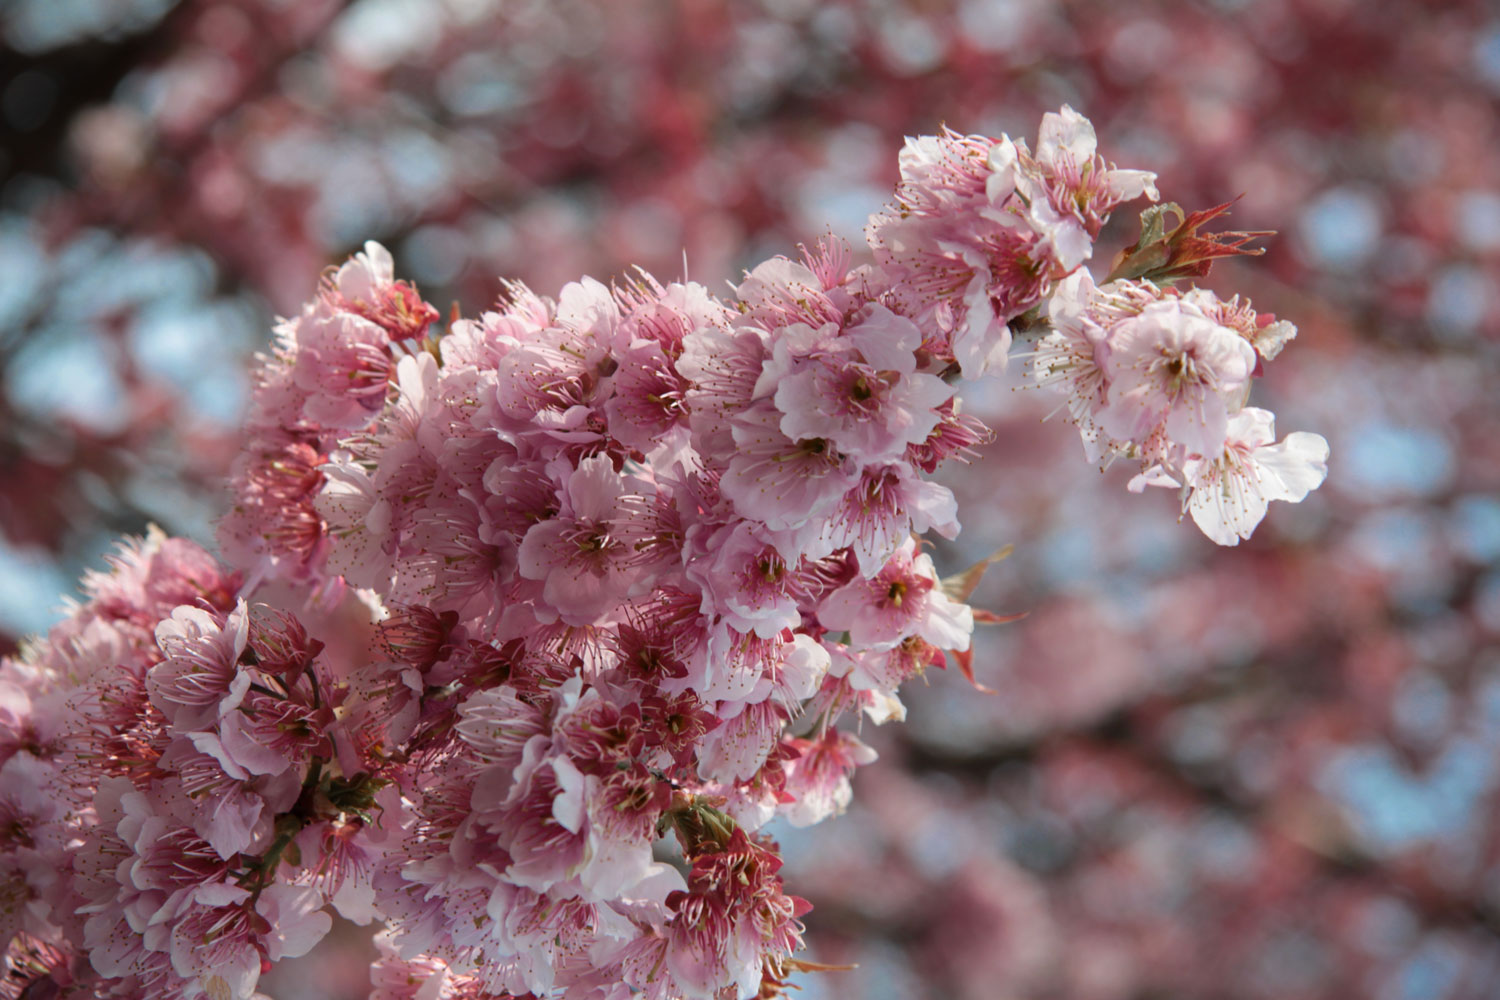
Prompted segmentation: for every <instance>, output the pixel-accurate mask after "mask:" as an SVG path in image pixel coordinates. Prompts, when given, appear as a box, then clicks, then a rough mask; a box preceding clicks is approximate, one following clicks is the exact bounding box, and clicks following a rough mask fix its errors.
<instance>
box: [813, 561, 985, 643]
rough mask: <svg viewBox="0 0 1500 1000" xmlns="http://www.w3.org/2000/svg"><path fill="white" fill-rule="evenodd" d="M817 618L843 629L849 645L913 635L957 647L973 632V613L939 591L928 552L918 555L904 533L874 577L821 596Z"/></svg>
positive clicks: (965, 641) (856, 581) (899, 639)
mask: <svg viewBox="0 0 1500 1000" xmlns="http://www.w3.org/2000/svg"><path fill="white" fill-rule="evenodd" d="M818 619H819V621H821V622H822V623H823V625H824V626H825V627H826V628H828V629H829V630H830V631H835V632H838V631H846V632H848V633H849V640H850V642H851V643H852V644H853V645H855V646H877V647H883V648H889V647H891V646H894V645H896V644H897V643H899V642H900V641H901V640H903V639H905V638H907V637H909V636H918V637H919V638H921V639H923V640H924V641H926V642H928V643H931V644H932V645H933V646H936V647H937V648H938V649H951V650H959V651H961V650H965V649H968V648H969V635H970V633H972V632H973V631H974V615H973V612H972V611H970V610H969V607H968V606H967V605H964V604H959V603H958V602H956V601H954V600H952V599H950V598H949V597H948V596H947V595H946V594H944V593H943V591H942V588H941V587H939V586H938V583H937V575H936V573H935V572H934V570H933V566H932V557H930V556H928V555H927V554H926V553H920V554H919V553H918V552H917V544H916V542H915V541H914V540H912V539H910V538H908V539H907V540H906V541H905V542H904V543H903V544H902V545H901V547H900V548H899V549H897V550H896V553H895V554H894V555H893V556H891V559H890V561H889V562H887V563H886V564H885V566H884V567H882V568H881V570H880V572H879V573H877V574H875V576H874V577H872V578H870V579H862V578H856V579H854V580H851V581H849V582H848V583H846V584H844V586H842V587H840V588H838V589H837V590H835V591H833V592H832V593H831V594H829V595H828V596H827V597H825V598H824V599H823V603H822V604H821V605H820V606H819V607H818Z"/></svg>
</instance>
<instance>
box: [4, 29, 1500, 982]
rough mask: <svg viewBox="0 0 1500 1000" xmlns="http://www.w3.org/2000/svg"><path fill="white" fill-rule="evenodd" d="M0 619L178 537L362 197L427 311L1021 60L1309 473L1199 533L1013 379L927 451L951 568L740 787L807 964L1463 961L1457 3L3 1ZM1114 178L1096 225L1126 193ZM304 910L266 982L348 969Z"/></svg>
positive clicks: (1493, 957) (641, 252)
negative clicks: (1210, 531)
mask: <svg viewBox="0 0 1500 1000" xmlns="http://www.w3.org/2000/svg"><path fill="white" fill-rule="evenodd" d="M0 46H3V48H0V651H4V650H7V649H10V648H13V647H14V645H15V643H16V641H17V640H18V638H19V637H20V636H22V635H24V634H25V633H28V632H32V631H36V630H41V629H44V628H46V627H47V625H48V624H49V623H50V622H51V621H53V620H54V619H55V617H56V615H57V612H56V608H57V606H58V604H59V601H60V600H61V598H62V597H63V596H64V595H66V594H68V593H70V592H71V591H72V588H73V580H74V579H75V578H76V577H77V575H78V573H79V571H80V569H82V568H83V567H85V566H88V565H96V564H98V561H99V559H100V557H101V555H102V553H103V552H104V551H106V550H107V548H108V546H109V545H110V543H111V541H112V540H113V539H114V537H115V536H117V535H118V534H120V533H121V532H140V531H142V530H143V529H144V528H145V526H146V525H147V524H148V523H150V522H156V523H158V524H160V525H162V526H163V527H164V528H165V529H166V530H167V531H169V532H172V533H177V534H185V535H188V536H191V537H193V538H195V539H198V540H199V541H203V542H211V540H212V525H213V520H214V518H215V516H216V515H217V514H218V513H219V512H221V511H222V510H223V509H224V498H223V494H222V488H221V480H222V477H223V476H224V474H225V471H226V468H227V465H228V461H229V459H230V457H231V456H232V454H233V450H234V448H235V445H236V441H235V434H234V428H235V424H236V420H237V418H238V415H239V413H240V411H241V408H242V407H243V405H244V401H245V398H246V392H247V382H246V368H247V362H248V359H249V357H250V355H251V354H252V352H254V351H255V350H257V349H260V348H262V347H264V346H265V344H266V343H267V340H268V331H269V327H270V324H271V322H272V320H273V317H274V316H275V315H277V314H285V313H288V312H290V311H292V310H294V309H295V308H296V307H297V305H298V303H299V302H301V301H302V300H303V299H305V298H307V297H308V296H309V295H310V294H311V293H312V291H313V288H314V285H315V282H316V278H317V276H318V274H319V272H320V270H321V269H322V268H324V267H325V266H327V265H330V264H334V263H337V262H339V261H341V260H342V259H343V258H344V256H345V255H347V254H348V253H350V252H352V251H353V250H355V249H357V248H358V246H359V244H360V243H361V242H362V241H363V240H365V239H367V238H375V239H379V240H381V241H382V242H384V243H386V244H387V245H388V246H390V247H391V248H392V249H393V251H394V252H395V255H396V260H397V269H398V273H399V274H402V275H405V276H408V277H411V278H414V279H415V280H416V281H417V283H418V284H419V285H420V287H421V288H422V290H423V292H424V293H425V295H426V297H427V299H428V300H429V301H432V302H435V303H437V304H439V306H440V307H444V308H445V307H446V305H447V303H449V302H450V301H455V300H456V301H459V302H462V303H463V304H464V308H465V310H466V312H468V313H470V314H473V313H475V312H477V311H479V310H480V309H481V308H483V307H484V306H485V305H486V304H487V303H488V301H489V300H490V298H491V297H492V296H493V294H494V292H495V289H496V285H495V279H496V278H497V276H500V275H505V276H509V277H515V278H520V279H522V280H524V281H526V282H528V283H529V284H531V285H532V286H533V287H534V288H536V289H537V290H539V291H541V292H543V293H555V292H556V290H557V289H558V288H559V287H560V285H561V284H562V283H563V282H565V281H567V280H570V279H572V278H575V277H577V276H579V275H582V274H585V273H588V274H593V275H595V276H597V277H600V278H608V277H609V276H611V275H618V274H621V273H623V272H624V271H625V269H626V268H627V267H628V266H630V265H632V264H640V265H642V266H644V267H646V268H648V269H650V270H652V271H654V272H655V273H657V274H658V275H659V276H661V277H663V278H664V279H670V278H676V277H680V276H682V275H683V273H684V270H686V273H687V275H688V276H689V277H691V278H693V279H694V280H698V281H701V282H704V283H705V284H708V285H709V286H710V287H712V288H714V289H716V290H719V291H724V290H725V286H724V281H725V280H726V279H730V278H733V277H736V276H737V275H738V274H739V273H740V271H741V269H743V268H744V267H747V266H750V265H753V264H754V263H756V262H757V261H759V260H761V259H763V258H764V257H766V256H768V255H771V254H774V253H778V252H790V251H791V250H792V248H793V247H794V245H795V244H796V243H797V242H798V241H801V240H810V239H812V238H814V237H816V236H818V235H819V234H821V233H823V232H825V231H829V230H831V231H832V232H833V233H835V234H839V235H843V236H845V237H847V238H849V239H850V240H851V241H853V242H855V243H856V245H858V244H859V239H860V238H859V233H860V228H861V226H862V224H863V222H864V219H865V216H866V215H867V214H868V213H869V212H870V211H871V210H873V209H875V208H876V207H878V206H879V204H880V203H881V202H882V201H883V200H884V199H885V198H886V197H887V196H888V194H889V191H890V187H891V185H892V183H893V182H894V180H895V176H896V152H897V150H898V149H899V146H900V141H901V137H902V136H903V135H905V134H917V133H922V132H931V131H933V130H934V129H936V128H937V127H938V126H939V125H940V124H942V123H944V122H946V123H947V124H949V125H951V126H953V127H954V128H957V129H959V130H961V131H976V132H985V133H989V134H992V135H998V134H999V133H1001V132H1008V133H1009V134H1011V135H1013V136H1026V137H1032V138H1033V139H1034V134H1035V129H1036V126H1037V123H1038V121H1039V118H1040V115H1041V113H1042V112H1043V111H1045V110H1049V109H1056V108H1057V107H1058V106H1059V105H1060V104H1062V103H1064V102H1067V103H1070V104H1072V105H1073V106H1074V107H1076V108H1078V109H1080V110H1082V111H1083V112H1084V113H1085V114H1087V115H1089V116H1090V117H1091V118H1092V119H1093V120H1094V122H1095V123H1096V125H1097V126H1098V129H1099V132H1100V138H1101V143H1100V144H1101V150H1102V151H1103V152H1104V153H1105V155H1106V156H1107V157H1108V158H1110V159H1112V160H1115V161H1117V162H1118V163H1119V164H1121V165H1122V166H1129V167H1140V168H1147V169H1152V170H1156V171H1158V172H1159V173H1160V175H1161V189H1162V191H1163V192H1164V194H1165V195H1166V196H1167V197H1168V198H1171V199H1173V200H1176V201H1178V202H1180V203H1182V204H1183V205H1184V206H1186V207H1189V208H1201V207H1207V206H1209V205H1213V204H1217V203H1219V202H1223V201H1226V200H1229V199H1230V198H1233V197H1235V196H1238V195H1243V198H1242V200H1241V201H1240V202H1239V203H1238V204H1237V205H1236V207H1235V210H1234V215H1233V217H1232V218H1231V219H1230V220H1229V221H1230V224H1231V225H1232V226H1233V227H1234V228H1246V229H1274V230H1279V231H1280V233H1279V235H1278V236H1277V237H1275V238H1274V239H1273V240H1271V241H1270V242H1269V248H1270V250H1269V253H1268V254H1267V255H1266V256H1265V257H1264V258H1261V259H1259V260H1253V261H1240V262H1231V263H1226V264H1221V265H1220V266H1219V267H1218V268H1217V269H1216V270H1215V272H1214V274H1213V275H1212V276H1211V278H1210V280H1209V281H1208V282H1207V283H1208V284H1210V285H1212V286H1213V287H1215V288H1216V289H1218V290H1219V291H1221V292H1222V293H1224V294H1226V295H1227V294H1230V293H1232V292H1241V293H1245V294H1248V295H1250V296H1251V298H1252V299H1253V300H1254V303H1255V305H1256V307H1257V308H1258V309H1260V310H1261V311H1263V312H1264V311H1271V312H1274V313H1276V314H1278V315H1280V316H1282V317H1284V318H1288V319H1291V320H1292V321H1293V322H1295V323H1296V324H1297V325H1298V326H1299V327H1300V329H1301V335H1300V337H1299V338H1298V340H1297V341H1296V342H1295V343H1294V344H1293V345H1292V347H1291V348H1290V349H1289V350H1288V351H1287V352H1286V354H1285V355H1283V356H1282V358H1281V359H1280V360H1279V361H1277V362H1276V363H1275V364H1274V365H1273V366H1272V367H1271V369H1270V371H1269V372H1268V375H1267V377H1266V378H1265V379H1262V380H1261V381H1260V383H1259V384H1258V386H1257V389H1256V393H1257V395H1256V400H1257V402H1259V403H1260V405H1264V406H1268V407H1270V408H1272V409H1274V410H1275V411H1276V412H1277V414H1278V418H1279V424H1280V426H1279V431H1280V432H1281V433H1283V434H1284V433H1285V432H1287V431H1290V430H1315V431H1318V432H1321V433H1322V434H1324V435H1325V436H1326V437H1327V438H1328V439H1329V441H1330V443H1331V444H1332V447H1333V460H1332V463H1331V468H1332V472H1331V475H1330V478H1329V480H1328V483H1327V484H1326V485H1325V486H1324V487H1323V489H1322V490H1321V491H1320V492H1319V493H1316V494H1314V495H1313V497H1312V498H1311V499H1310V500H1309V501H1308V502H1306V503H1304V504H1302V505H1300V506H1296V507H1290V506H1287V505H1282V504H1278V505H1276V506H1274V507H1273V508H1272V511H1271V514H1270V516H1269V518H1268V519H1267V521H1266V522H1265V523H1263V524H1262V526H1261V528H1260V530H1259V531H1258V533H1257V534H1256V536H1255V538H1254V540H1253V541H1252V542H1249V543H1247V544H1244V545H1242V546H1240V547H1239V548H1238V549H1232V550H1220V549H1216V548H1215V547H1214V546H1213V545H1211V544H1210V543H1208V542H1206V541H1205V540H1204V539H1203V538H1201V537H1200V536H1199V535H1198V533H1197V532H1196V531H1195V530H1194V529H1193V527H1192V526H1191V524H1183V525H1179V524H1176V523H1175V516H1176V510H1175V506H1174V498H1173V497H1171V496H1170V495H1168V494H1167V492H1166V491H1157V492H1159V493H1160V494H1161V495H1158V496H1149V497H1136V496H1131V495H1129V494H1127V493H1125V492H1124V483H1125V480H1126V478H1128V474H1127V470H1124V469H1116V470H1112V471H1111V472H1109V473H1108V474H1106V475H1103V476H1101V475H1100V474H1099V472H1098V471H1097V470H1096V469H1095V468H1094V467H1092V466H1090V465H1088V464H1087V463H1086V462H1084V461H1083V456H1082V451H1081V448H1080V447H1079V444H1078V441H1077V438H1076V434H1075V433H1074V432H1073V431H1072V430H1071V429H1070V428H1069V427H1068V426H1067V425H1064V424H1061V423H1057V422H1052V423H1041V422H1040V418H1041V417H1042V416H1043V415H1044V414H1045V413H1046V412H1047V411H1048V410H1049V409H1050V408H1051V405H1052V404H1051V403H1050V402H1049V401H1048V400H1046V399H1043V398H1037V397H1033V396H1032V395H1031V394H1029V393H1024V392H1013V391H1012V388H1011V386H1010V385H1009V384H1007V383H1004V382H1000V383H995V384H992V385H989V386H986V387H984V388H983V389H982V390H981V391H977V392H974V393H972V394H971V395H970V396H969V405H970V406H971V407H973V408H975V409H976V410H978V411H980V412H982V413H983V414H984V415H985V416H986V417H987V418H988V419H990V421H991V423H992V424H993V425H994V426H995V428H996V430H997V432H998V439H997V441H996V442H995V444H994V445H992V446H990V447H989V448H988V449H986V451H985V453H984V455H983V459H982V460H981V461H980V462H977V463H975V464H974V465H972V466H969V467H967V468H961V469H958V470H956V471H950V472H949V473H947V480H946V481H947V482H948V483H949V484H950V485H951V486H952V487H953V488H954V489H955V491H957V492H958V493H959V495H960V511H961V515H962V519H963V521H964V524H965V530H964V533H963V535H962V536H960V540H959V543H957V544H952V545H947V546H944V547H943V548H942V549H941V550H940V555H941V557H942V558H943V559H944V560H945V561H946V564H947V567H949V568H958V567H960V566H962V565H965V564H967V563H969V562H972V561H974V560H976V559H978V558H981V557H983V556H985V555H988V554H989V553H990V552H991V551H993V550H994V549H996V548H998V547H999V546H1001V545H1004V544H1007V543H1013V544H1014V545H1015V546H1016V549H1015V554H1014V555H1013V556H1012V557H1011V558H1010V559H1009V560H1008V561H1006V562H1003V563H1001V564H999V565H998V566H996V567H995V568H994V569H992V571H991V572H990V574H989V577H988V578H987V580H986V583H985V585H984V587H983V588H982V589H981V591H980V592H979V594H978V595H977V596H976V600H975V603H976V604H979V605H981V606H986V607H989V608H991V609H992V610H995V611H997V612H1001V613H1007V614H1008V613H1015V612H1020V611H1025V612H1028V617H1027V618H1026V619H1025V620H1024V621H1022V622H1020V623H1017V624H1013V625H1008V626H1003V627H1001V628H998V629H994V630H991V631H989V632H987V633H986V634H985V635H984V636H983V637H982V639H981V643H980V646H979V653H978V655H977V657H976V665H977V672H978V674H979V677H980V679H981V680H982V681H983V682H985V683H987V684H988V685H989V686H991V687H993V688H996V689H997V690H998V692H999V693H998V694H995V695H991V696H985V697H980V696H976V695H975V694H974V693H973V692H972V691H971V690H970V689H969V688H968V687H967V685H966V684H965V683H964V682H963V680H962V678H960V677H958V676H956V675H953V676H949V675H945V674H941V673H935V674H932V675H929V678H928V682H929V683H928V684H927V686H925V687H923V686H921V685H920V684H919V685H917V686H916V689H915V690H912V691H911V696H910V698H909V705H910V716H909V719H908V723H907V724H906V725H905V726H889V727H886V729H884V730H872V729H869V728H867V730H866V732H865V734H864V735H865V738H866V739H868V740H870V741H871V742H872V743H874V745H876V746H877V747H878V748H879V750H880V752H881V754H882V760H881V761H880V762H879V763H878V764H876V765H874V766H871V767H869V768H866V769H865V770H864V771H863V772H862V773H861V774H860V775H859V777H858V779H857V781H856V796H855V804H854V805H853V807H852V808H851V809H850V811H849V813H848V814H847V815H845V816H844V817H842V818H839V819H836V820H833V821H830V822H827V823H825V824H823V825H822V826H819V827H817V828H815V829H813V830H810V831H793V830H790V829H781V830H780V831H779V832H780V834H781V836H782V838H783V847H784V849H785V851H786V853H787V856H788V871H787V874H788V882H789V886H790V888H791V889H792V891H794V892H798V893H800V894H802V895H804V896H807V897H809V898H810V899H811V900H812V901H813V902H814V903H815V905H816V909H815V910H814V911H813V913H812V914H811V916H810V917H809V925H810V928H811V931H812V935H811V941H812V946H811V957H813V958H816V959H818V960H821V961H824V962H837V963H843V962H848V963H857V964H858V968H857V969H855V970H853V971H848V972H838V973H827V974H821V975H817V976H809V977H804V978H803V979H802V980H801V985H802V987H803V993H802V996H803V997H804V998H807V1000H822V998H829V1000H832V998H838V1000H844V998H848V1000H854V998H859V1000H885V998H892V1000H896V998H899V1000H928V998H931V1000H939V998H957V1000H1005V998H1021V1000H1025V998H1069V1000H1072V998H1077V1000H1158V998H1162V1000H1164V998H1276V1000H1303V998H1307V1000H1312V998H1328V1000H1346V998H1351V997H1371V998H1378V1000H1439V998H1443V1000H1447V998H1452V1000H1458V998H1490V997H1500V380H1497V375H1500V370H1497V369H1500V364H1497V344H1500V287H1497V278H1500V135H1497V131H1500V118H1497V112H1500V8H1496V7H1494V6H1493V5H1492V4H1490V3H1486V2H1479V0H1475V2H1471V3H1465V2H1460V0H1449V2H1441V0H1382V2H1380V3H1378V4H1377V3H1370V2H1359V0H1213V2H1188V0H1172V2H1168V0H1160V2H1149V0H1126V2H1120V0H1066V2H1048V0H740V2H731V0H4V2H0ZM1130 215H1131V213H1128V212H1126V213H1122V217H1121V218H1120V219H1119V220H1118V222H1119V223H1120V228H1119V229H1118V231H1117V232H1115V236H1116V238H1117V240H1119V241H1123V240H1128V239H1131V238H1133V236H1132V228H1133V226H1134V220H1133V218H1131V217H1130ZM361 933H363V932H361V931H360V930H359V929H358V928H344V929H343V930H342V931H341V935H342V937H341V938H340V940H341V941H343V942H344V950H342V951H340V950H339V945H338V944H335V943H333V942H330V943H329V945H328V946H326V947H325V949H324V950H323V951H320V952H319V953H317V954H318V960H317V961H314V962H311V963H304V964H302V965H301V966H300V967H299V968H298V969H297V970H295V971H294V972H293V973H292V974H286V973H285V972H284V971H283V970H278V973H277V978H276V979H275V980H274V981H273V982H272V983H269V984H268V985H267V987H266V989H267V991H268V992H270V993H271V994H272V995H273V996H275V997H277V998H278V1000H344V998H354V997H362V996H364V991H365V986H364V983H365V970H364V967H363V966H364V963H365V962H366V961H367V955H368V951H367V945H365V944H363V943H362V942H361V939H360V935H361Z"/></svg>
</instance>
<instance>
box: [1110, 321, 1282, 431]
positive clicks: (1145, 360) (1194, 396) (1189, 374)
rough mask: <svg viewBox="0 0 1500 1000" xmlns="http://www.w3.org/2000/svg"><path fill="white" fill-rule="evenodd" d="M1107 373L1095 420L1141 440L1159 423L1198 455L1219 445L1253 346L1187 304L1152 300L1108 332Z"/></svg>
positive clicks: (1249, 368)
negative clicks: (1103, 402)
mask: <svg viewBox="0 0 1500 1000" xmlns="http://www.w3.org/2000/svg"><path fill="white" fill-rule="evenodd" d="M1104 369H1105V374H1106V375H1107V376H1108V378H1109V385H1108V388H1107V390H1106V399H1105V405H1104V408H1103V409H1102V410H1101V411H1100V412H1099V423H1100V426H1102V427H1103V428H1104V430H1105V431H1106V432H1108V433H1109V434H1111V435H1113V436H1115V437H1118V438H1122V439H1124V440H1126V441H1134V442H1143V441H1145V440H1146V439H1147V438H1148V437H1149V436H1150V435H1151V434H1152V433H1153V431H1155V430H1156V429H1157V428H1158V427H1162V428H1163V429H1164V430H1165V432H1166V434H1167V436H1168V438H1170V439H1171V440H1172V441H1173V442H1176V443H1179V444H1182V445H1184V446H1185V447H1187V448H1188V450H1190V451H1194V452H1197V453H1199V454H1207V455H1214V454H1218V453H1219V452H1220V451H1221V450H1222V449H1223V447H1224V436H1225V434H1226V433H1227V428H1228V423H1229V414H1230V413H1231V412H1233V411H1235V410H1238V409H1239V407H1240V405H1241V401H1242V399H1243V396H1244V393H1245V392H1246V391H1247V390H1248V388H1249V383H1250V376H1251V374H1252V372H1253V371H1254V370H1255V349H1254V348H1252V347H1251V346H1250V344H1249V343H1248V342H1246V340H1245V339H1244V338H1243V337H1241V336H1239V335H1238V334H1237V333H1235V332H1234V331H1233V330H1230V329H1227V328H1225V327H1223V326H1220V325H1219V324H1218V323H1215V322H1214V321H1213V320H1211V319H1209V318H1207V317H1206V316H1204V315H1203V314H1202V312H1201V311H1200V310H1198V309H1196V308H1194V307H1193V306H1191V305H1190V304H1188V303H1186V302H1184V301H1182V300H1179V299H1176V298H1168V299H1163V300H1161V301H1158V302H1154V303H1151V304H1150V305H1148V306H1146V307H1145V308H1143V309H1142V310H1141V311H1140V313H1139V314H1138V315H1136V316H1132V317H1129V318H1126V319H1123V320H1121V321H1120V322H1119V323H1118V324H1116V325H1115V327H1114V328H1113V329H1112V330H1111V331H1110V334H1109V347H1108V354H1107V355H1106V357H1105V361H1104Z"/></svg>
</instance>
